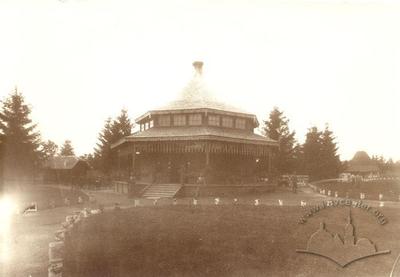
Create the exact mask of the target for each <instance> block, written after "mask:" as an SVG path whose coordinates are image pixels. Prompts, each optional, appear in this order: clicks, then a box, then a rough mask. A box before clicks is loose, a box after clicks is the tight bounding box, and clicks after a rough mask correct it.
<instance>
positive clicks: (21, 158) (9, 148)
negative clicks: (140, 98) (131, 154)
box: [0, 89, 133, 182]
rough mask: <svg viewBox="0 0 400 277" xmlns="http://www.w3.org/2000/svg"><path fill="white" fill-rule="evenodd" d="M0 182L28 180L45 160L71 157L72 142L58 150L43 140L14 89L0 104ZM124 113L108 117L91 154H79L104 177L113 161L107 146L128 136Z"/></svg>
mask: <svg viewBox="0 0 400 277" xmlns="http://www.w3.org/2000/svg"><path fill="white" fill-rule="evenodd" d="M0 104H1V106H0V181H1V182H3V181H4V180H18V179H30V178H33V177H34V176H35V174H36V173H37V172H39V171H40V170H41V169H42V168H43V166H44V165H45V163H46V161H47V160H49V159H50V158H52V157H55V156H75V151H74V147H73V145H72V141H71V140H69V139H67V140H65V142H64V143H63V144H62V145H61V147H59V146H58V145H57V144H56V143H55V142H54V141H52V140H43V139H42V137H41V134H40V132H39V131H38V125H37V124H36V123H34V122H33V121H32V119H31V107H30V106H29V105H28V104H27V103H26V102H25V98H24V96H23V95H22V93H20V92H19V91H18V90H17V89H15V90H14V91H13V92H12V93H10V94H9V95H8V96H7V97H6V98H5V99H4V100H3V101H1V102H0ZM132 129H133V123H132V122H131V120H130V119H129V116H128V112H127V111H126V110H124V109H123V110H121V114H120V115H119V116H118V117H117V118H116V119H114V120H113V119H111V118H108V119H107V120H106V122H105V125H104V128H103V129H102V130H101V132H100V133H99V137H98V143H97V145H96V147H95V150H94V153H93V154H86V155H82V156H81V157H80V158H82V159H85V160H87V161H88V163H89V164H91V165H92V166H93V167H94V168H96V169H99V170H101V171H103V172H104V173H105V174H108V173H109V171H110V166H111V164H112V162H113V156H112V153H111V144H112V143H114V142H116V141H117V140H119V139H121V138H123V137H124V136H127V135H130V134H131V133H132Z"/></svg>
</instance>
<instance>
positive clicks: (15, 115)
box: [0, 89, 40, 179]
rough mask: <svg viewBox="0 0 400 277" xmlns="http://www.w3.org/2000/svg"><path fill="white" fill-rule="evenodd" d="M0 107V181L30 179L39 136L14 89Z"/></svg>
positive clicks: (36, 160)
mask: <svg viewBox="0 0 400 277" xmlns="http://www.w3.org/2000/svg"><path fill="white" fill-rule="evenodd" d="M1 103H2V107H1V111H0V133H1V137H0V145H1V147H0V148H1V149H0V153H1V169H2V175H3V178H5V179H24V178H30V177H32V176H33V174H34V173H35V170H36V169H38V168H39V166H40V151H39V145H40V133H39V132H38V131H36V128H37V125H36V124H33V123H32V120H31V119H30V114H31V109H30V107H29V106H28V105H27V104H25V99H24V97H23V95H22V94H21V93H19V92H18V91H17V89H15V91H14V92H12V93H11V94H10V95H9V96H8V97H7V98H6V99H5V100H4V101H2V102H1Z"/></svg>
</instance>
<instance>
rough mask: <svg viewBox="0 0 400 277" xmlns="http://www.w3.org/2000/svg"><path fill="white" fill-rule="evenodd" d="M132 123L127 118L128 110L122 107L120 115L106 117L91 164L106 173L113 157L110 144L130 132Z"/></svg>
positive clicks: (109, 168)
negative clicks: (113, 117) (112, 117)
mask: <svg viewBox="0 0 400 277" xmlns="http://www.w3.org/2000/svg"><path fill="white" fill-rule="evenodd" d="M132 128H133V123H132V122H131V120H130V119H129V116H128V112H127V111H126V110H125V109H123V110H121V113H120V115H119V116H118V117H117V118H116V119H115V120H112V119H111V118H108V119H107V120H106V122H105V124H104V127H103V129H102V131H101V132H100V134H99V138H98V140H99V142H98V143H97V147H96V148H95V153H94V160H93V165H94V166H95V167H96V168H99V169H101V170H102V171H103V172H104V173H106V174H108V173H109V172H110V170H111V167H112V163H113V161H114V159H115V157H114V156H113V153H112V151H111V145H112V144H113V143H115V142H117V141H118V140H120V139H122V138H123V137H125V136H129V135H131V134H132Z"/></svg>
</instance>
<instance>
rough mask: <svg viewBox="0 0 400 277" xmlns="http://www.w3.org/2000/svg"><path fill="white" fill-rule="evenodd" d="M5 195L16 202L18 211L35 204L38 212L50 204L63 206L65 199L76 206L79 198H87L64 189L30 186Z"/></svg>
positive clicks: (75, 191)
mask: <svg viewBox="0 0 400 277" xmlns="http://www.w3.org/2000/svg"><path fill="white" fill-rule="evenodd" d="M6 194H7V195H8V196H10V197H11V198H12V199H13V200H14V201H15V202H16V205H17V206H18V209H19V210H23V209H24V207H26V206H28V205H29V204H31V203H32V202H35V203H37V206H38V210H45V209H49V208H51V202H53V204H54V207H62V206H65V203H64V199H65V198H68V199H69V200H70V202H71V205H74V204H77V201H78V197H79V196H80V197H82V199H83V200H85V201H86V200H87V196H86V195H85V194H84V193H82V192H80V191H78V190H70V189H68V188H64V187H63V188H57V187H49V186H33V185H32V186H24V187H20V188H18V189H13V190H8V191H7V193H6Z"/></svg>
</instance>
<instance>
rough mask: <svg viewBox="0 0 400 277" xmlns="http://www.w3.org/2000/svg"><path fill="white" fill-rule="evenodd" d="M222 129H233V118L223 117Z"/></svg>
mask: <svg viewBox="0 0 400 277" xmlns="http://www.w3.org/2000/svg"><path fill="white" fill-rule="evenodd" d="M222 127H227V128H232V127H233V119H232V117H228V116H223V117H222Z"/></svg>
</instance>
